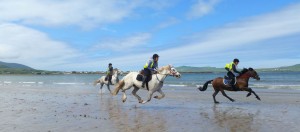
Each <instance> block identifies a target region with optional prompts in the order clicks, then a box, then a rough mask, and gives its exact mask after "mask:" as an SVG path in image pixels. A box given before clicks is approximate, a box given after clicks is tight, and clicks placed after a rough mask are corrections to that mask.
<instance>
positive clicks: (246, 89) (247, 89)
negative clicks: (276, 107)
mask: <svg viewBox="0 0 300 132" xmlns="http://www.w3.org/2000/svg"><path fill="white" fill-rule="evenodd" d="M243 89H244V90H245V91H248V92H249V93H248V94H247V97H248V96H250V95H251V93H253V94H254V95H255V97H256V98H257V99H258V100H260V98H259V96H258V95H257V94H256V93H255V92H254V91H253V90H252V88H243Z"/></svg>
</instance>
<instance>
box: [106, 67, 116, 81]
mask: <svg viewBox="0 0 300 132" xmlns="http://www.w3.org/2000/svg"><path fill="white" fill-rule="evenodd" d="M113 69H114V68H113V67H112V64H111V63H109V64H108V68H107V71H106V74H107V80H108V84H109V85H113V84H112V82H111V78H112V75H113Z"/></svg>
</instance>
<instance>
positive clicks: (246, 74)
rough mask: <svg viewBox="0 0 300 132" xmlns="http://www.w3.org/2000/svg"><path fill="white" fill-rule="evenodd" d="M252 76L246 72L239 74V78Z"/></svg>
mask: <svg viewBox="0 0 300 132" xmlns="http://www.w3.org/2000/svg"><path fill="white" fill-rule="evenodd" d="M250 77H251V75H249V73H244V74H242V75H240V76H238V78H250Z"/></svg>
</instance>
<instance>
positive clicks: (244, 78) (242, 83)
mask: <svg viewBox="0 0 300 132" xmlns="http://www.w3.org/2000/svg"><path fill="white" fill-rule="evenodd" d="M250 77H252V78H254V79H256V80H260V77H259V75H258V74H257V72H256V71H255V70H254V69H252V68H249V69H246V68H244V69H243V70H242V71H241V74H240V76H238V77H237V79H236V80H237V82H236V84H235V86H236V87H237V88H238V91H248V92H249V93H248V94H247V97H249V96H250V95H251V93H253V94H254V95H255V96H256V98H257V99H258V100H260V98H259V97H258V95H257V94H256V93H255V92H254V91H253V90H252V89H251V88H249V87H248V81H249V78H250ZM209 83H212V86H213V88H214V89H215V92H214V93H213V98H214V102H215V103H219V102H218V101H216V98H215V97H216V95H217V94H218V93H219V91H221V92H222V94H223V96H225V97H227V98H228V99H229V100H230V101H232V102H234V99H232V98H230V97H228V96H227V95H226V93H225V92H224V90H228V91H233V89H232V88H231V87H230V86H228V85H225V84H224V83H223V78H222V77H218V78H215V79H214V80H209V81H207V82H206V83H205V84H204V85H203V87H199V88H198V89H199V90H200V91H205V90H206V89H207V85H208V84H209Z"/></svg>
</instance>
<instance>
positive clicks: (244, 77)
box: [237, 73, 250, 83]
mask: <svg viewBox="0 0 300 132" xmlns="http://www.w3.org/2000/svg"><path fill="white" fill-rule="evenodd" d="M237 79H238V80H241V81H245V82H247V83H248V81H249V79H250V76H248V73H244V74H242V75H241V76H238V77H237Z"/></svg>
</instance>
